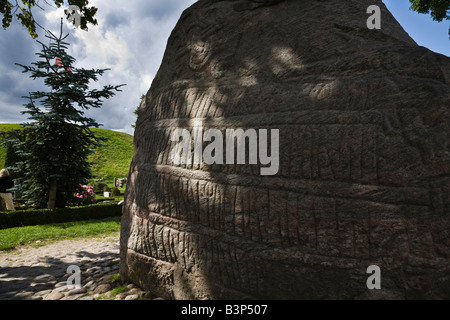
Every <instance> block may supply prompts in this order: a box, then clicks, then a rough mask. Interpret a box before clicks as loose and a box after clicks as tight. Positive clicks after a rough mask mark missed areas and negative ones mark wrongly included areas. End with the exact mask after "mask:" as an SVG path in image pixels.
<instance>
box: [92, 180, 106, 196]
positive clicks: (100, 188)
mask: <svg viewBox="0 0 450 320" xmlns="http://www.w3.org/2000/svg"><path fill="white" fill-rule="evenodd" d="M93 186H94V192H95V193H98V194H102V193H103V190H104V189H105V187H107V186H108V185H107V184H106V183H103V182H96V183H94V185H93Z"/></svg>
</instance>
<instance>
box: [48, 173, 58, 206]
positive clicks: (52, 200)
mask: <svg viewBox="0 0 450 320" xmlns="http://www.w3.org/2000/svg"><path fill="white" fill-rule="evenodd" d="M56 186H57V183H56V180H52V182H51V183H50V192H49V196H48V202H47V208H48V209H49V210H55V203H56Z"/></svg>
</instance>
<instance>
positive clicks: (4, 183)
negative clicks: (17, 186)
mask: <svg viewBox="0 0 450 320" xmlns="http://www.w3.org/2000/svg"><path fill="white" fill-rule="evenodd" d="M12 187H14V181H13V179H12V178H11V177H10V176H6V177H0V193H10V192H9V191H6V190H8V189H11V188H12Z"/></svg>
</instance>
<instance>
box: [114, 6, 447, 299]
mask: <svg viewBox="0 0 450 320" xmlns="http://www.w3.org/2000/svg"><path fill="white" fill-rule="evenodd" d="M374 4H375V5H378V6H379V7H380V8H381V19H382V20H381V22H382V24H381V29H380V30H376V29H375V30H369V29H368V27H367V23H366V22H367V19H368V18H369V16H368V15H367V13H366V10H367V8H368V7H369V6H370V5H374ZM449 84H450V58H448V57H446V56H443V55H440V54H437V53H434V52H432V51H430V50H428V49H426V48H424V47H420V46H418V45H417V44H416V43H415V42H414V41H413V40H412V39H411V38H410V37H409V36H408V34H407V33H406V32H405V31H404V30H403V28H402V27H401V26H400V25H399V24H398V22H397V21H396V20H395V19H394V18H393V16H392V15H391V14H390V13H389V11H388V10H387V8H386V7H385V6H384V4H383V3H382V2H381V1H379V0H370V1H369V0H328V1H318V0H309V1H293V0H286V1H262V0H261V1H256V0H255V1H247V0H239V1H218V0H214V1H213V0H200V1H198V2H196V3H195V4H194V5H192V6H191V7H190V8H188V9H187V10H185V12H184V13H183V14H182V16H181V18H180V20H179V22H178V24H177V25H176V27H175V29H174V30H173V32H172V34H171V36H170V38H169V40H168V43H167V48H166V52H165V55H164V58H163V61H162V64H161V67H160V69H159V71H158V73H157V75H156V77H155V79H154V81H153V83H152V86H151V88H150V90H149V91H148V93H147V94H146V96H145V99H144V100H143V102H142V104H141V106H140V108H139V116H138V120H137V124H136V131H135V138H134V139H135V155H134V157H133V160H132V163H131V166H130V173H129V177H128V180H127V186H126V194H125V202H124V207H123V217H122V229H121V238H120V245H121V264H120V274H121V276H122V278H124V279H127V280H130V281H133V282H135V283H136V284H138V285H140V286H141V287H143V288H145V289H148V290H150V291H152V292H153V293H155V294H156V295H158V296H163V297H165V298H167V299H415V298H419V299H421V298H429V299H443V298H445V299H448V298H450V290H449V289H450V223H449V218H450V196H449V194H450V161H449V160H450V153H449V151H450V150H449V134H450V131H449V124H450V123H449V114H448V107H449V105H450V88H449ZM212 129H214V130H215V131H208V132H210V133H211V132H215V133H221V134H223V135H222V136H221V135H219V134H217V135H216V138H217V137H228V135H227V130H230V129H234V130H238V129H242V130H245V132H246V133H250V131H249V130H255V131H254V133H256V134H259V136H257V137H256V138H257V139H259V140H258V144H259V143H260V141H264V137H263V136H262V135H261V133H263V132H264V131H261V130H268V131H267V132H268V133H267V136H266V137H265V138H267V139H266V140H267V141H268V142H269V143H268V144H267V146H265V147H267V150H268V151H269V153H270V150H276V149H271V148H272V147H274V144H275V143H276V144H277V145H276V147H278V154H277V155H278V160H279V165H278V168H277V171H276V172H275V173H274V174H269V175H262V174H261V172H262V171H261V169H262V168H264V167H265V165H264V163H263V162H261V161H260V160H261V159H263V158H262V157H260V158H257V160H258V161H257V163H256V164H255V163H250V160H249V159H250V157H251V156H252V151H251V150H254V149H251V147H252V146H251V145H247V146H246V147H247V150H246V151H245V152H246V153H245V154H246V158H245V159H246V161H245V162H244V163H238V161H234V162H230V163H228V164H227V163H225V161H224V163H223V164H221V163H220V161H217V162H208V161H207V162H205V161H199V159H200V157H201V156H202V155H203V156H205V153H203V154H202V153H201V151H204V150H206V149H207V147H208V143H212V140H211V141H210V142H208V139H206V138H208V136H207V137H205V136H203V138H204V139H200V140H196V138H198V137H200V138H202V136H201V135H202V134H203V133H205V132H207V130H212ZM177 130H178V131H177ZM183 130H184V131H183ZM272 130H274V131H272ZM177 132H178V133H179V132H182V133H189V134H190V135H189V137H191V138H192V139H193V143H192V146H193V148H192V150H191V152H192V154H191V155H189V156H190V157H185V156H186V155H183V157H184V158H183V157H180V158H181V159H185V160H190V161H179V162H176V161H174V154H176V152H175V153H174V150H178V149H177V143H178V142H179V141H181V140H177V139H173V137H174V135H175V136H176V133H177ZM252 132H253V131H252ZM275 134H278V135H279V136H278V141H277V140H271V137H272V136H273V135H275ZM249 137H250V134H249ZM209 138H210V137H209ZM249 140H250V141H253V142H255V141H256V140H251V139H249ZM198 141H200V142H198ZM197 142H198V143H197ZM189 144H191V141H189ZM217 146H218V145H217ZM253 147H255V145H253ZM259 148H260V150H261V145H259ZM198 149H201V150H200V153H199V150H198ZM225 150H226V151H231V150H229V149H228V148H224V150H223V151H224V152H225ZM260 150H259V151H260ZM219 151H220V148H218V147H217V148H216V149H215V152H219ZM235 151H236V152H235V156H236V154H237V152H238V151H239V150H238V148H236V150H235ZM180 155H182V153H180ZM212 155H213V154H212V153H211V154H209V156H212ZM273 155H274V154H273ZM214 156H217V154H214ZM220 157H222V155H220ZM225 157H226V156H225V155H223V159H225ZM205 159H207V158H205V157H204V158H203V160H205ZM208 159H209V158H208ZM216 159H217V158H216ZM178 160H180V159H178ZM196 160H197V161H196ZM370 266H377V267H379V270H381V289H373V290H370V289H369V288H368V286H367V280H368V278H369V277H370V276H371V275H370V274H368V273H367V270H368V268H369V267H370Z"/></svg>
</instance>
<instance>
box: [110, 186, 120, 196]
mask: <svg viewBox="0 0 450 320" xmlns="http://www.w3.org/2000/svg"><path fill="white" fill-rule="evenodd" d="M111 195H112V196H113V197H118V196H120V195H121V193H120V190H119V188H117V187H113V188H112V189H111Z"/></svg>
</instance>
